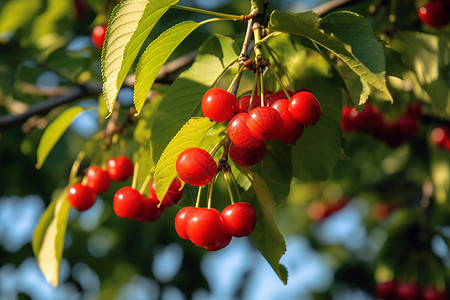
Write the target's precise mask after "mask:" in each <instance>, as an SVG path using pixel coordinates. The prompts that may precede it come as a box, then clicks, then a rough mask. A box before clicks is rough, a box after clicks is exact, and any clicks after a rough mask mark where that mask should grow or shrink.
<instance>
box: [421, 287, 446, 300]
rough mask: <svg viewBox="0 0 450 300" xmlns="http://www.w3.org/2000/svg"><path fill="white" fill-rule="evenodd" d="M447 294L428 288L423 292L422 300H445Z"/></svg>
mask: <svg viewBox="0 0 450 300" xmlns="http://www.w3.org/2000/svg"><path fill="white" fill-rule="evenodd" d="M446 299H447V293H446V292H445V291H439V290H437V289H436V288H435V287H429V288H427V289H425V290H424V291H423V294H422V300H446Z"/></svg>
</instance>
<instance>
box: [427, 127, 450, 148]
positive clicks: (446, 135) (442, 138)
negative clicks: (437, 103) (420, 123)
mask: <svg viewBox="0 0 450 300" xmlns="http://www.w3.org/2000/svg"><path fill="white" fill-rule="evenodd" d="M431 141H432V142H433V143H434V144H435V145H436V147H438V148H442V149H446V150H447V151H450V127H444V126H439V127H436V128H434V129H433V130H432V131H431Z"/></svg>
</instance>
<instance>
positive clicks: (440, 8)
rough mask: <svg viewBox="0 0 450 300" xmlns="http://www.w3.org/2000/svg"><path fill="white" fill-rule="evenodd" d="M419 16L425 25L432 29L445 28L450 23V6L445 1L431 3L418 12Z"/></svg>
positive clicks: (420, 8)
mask: <svg viewBox="0 0 450 300" xmlns="http://www.w3.org/2000/svg"><path fill="white" fill-rule="evenodd" d="M417 15H418V16H419V19H420V20H421V21H422V23H423V24H425V25H427V26H430V27H435V28H438V27H443V26H445V25H447V24H448V23H449V22H450V8H449V4H447V3H444V2H443V1H431V2H428V3H427V4H425V5H422V6H421V7H419V9H418V10H417Z"/></svg>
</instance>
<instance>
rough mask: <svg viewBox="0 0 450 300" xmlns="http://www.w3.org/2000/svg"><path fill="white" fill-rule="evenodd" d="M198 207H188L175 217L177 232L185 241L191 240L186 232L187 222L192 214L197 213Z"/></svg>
mask: <svg viewBox="0 0 450 300" xmlns="http://www.w3.org/2000/svg"><path fill="white" fill-rule="evenodd" d="M196 209H197V207H193V206H186V207H183V208H182V209H180V211H179V212H178V213H177V215H176V216H175V231H176V232H177V233H178V235H179V236H180V237H181V238H182V239H185V240H189V237H188V235H187V232H186V220H187V219H188V217H189V215H190V214H191V212H193V211H195V210H196Z"/></svg>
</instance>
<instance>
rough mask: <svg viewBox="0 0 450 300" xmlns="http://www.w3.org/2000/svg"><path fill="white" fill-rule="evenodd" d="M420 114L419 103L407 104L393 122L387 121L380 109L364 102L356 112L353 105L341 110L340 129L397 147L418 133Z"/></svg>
mask: <svg viewBox="0 0 450 300" xmlns="http://www.w3.org/2000/svg"><path fill="white" fill-rule="evenodd" d="M421 114H422V108H421V105H420V103H417V104H413V105H411V106H409V107H408V108H407V109H406V111H405V112H404V114H403V115H402V116H400V117H399V118H398V119H397V120H396V121H395V122H392V123H388V122H386V120H385V119H384V117H383V115H382V114H381V113H380V111H379V110H378V109H377V108H376V107H375V106H374V105H372V104H370V103H366V104H365V105H364V109H363V110H362V111H361V112H358V110H356V108H354V107H353V106H345V107H344V109H343V111H342V130H343V131H344V132H348V131H360V132H365V133H369V134H371V135H372V136H373V137H374V138H376V139H377V140H380V141H384V142H385V143H386V144H387V145H388V146H389V147H391V148H397V147H399V146H401V145H403V144H404V143H405V142H407V141H408V140H410V139H412V138H414V137H416V136H417V134H418V133H419V129H420V122H419V118H420V116H421Z"/></svg>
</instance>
